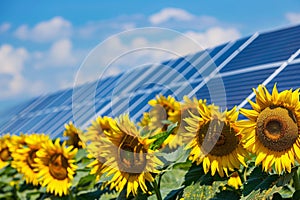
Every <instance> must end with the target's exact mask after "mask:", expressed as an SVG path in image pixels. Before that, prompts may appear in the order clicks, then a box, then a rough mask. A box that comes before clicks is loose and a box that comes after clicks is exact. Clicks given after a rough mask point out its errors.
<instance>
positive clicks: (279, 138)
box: [256, 107, 298, 152]
mask: <svg viewBox="0 0 300 200" xmlns="http://www.w3.org/2000/svg"><path fill="white" fill-rule="evenodd" d="M294 119H295V116H294V114H293V113H292V112H291V111H289V110H288V109H286V108H282V107H274V108H272V107H268V108H265V109H264V110H263V111H261V113H260V114H259V115H258V117H257V128H256V135H257V137H258V139H259V141H260V142H261V143H262V144H263V145H264V146H265V147H266V148H268V149H269V150H272V151H277V152H280V151H284V150H286V149H289V148H290V147H292V146H293V144H294V143H295V141H296V139H297V137H298V125H297V123H296V122H295V120H294Z"/></svg>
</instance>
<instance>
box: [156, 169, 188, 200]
mask: <svg viewBox="0 0 300 200" xmlns="http://www.w3.org/2000/svg"><path fill="white" fill-rule="evenodd" d="M184 174H185V171H184V170H181V169H172V170H170V171H167V172H165V173H164V174H163V176H162V178H161V182H160V192H161V195H162V197H166V196H168V195H169V194H170V192H172V191H173V190H177V189H178V188H181V187H182V183H183V181H184Z"/></svg>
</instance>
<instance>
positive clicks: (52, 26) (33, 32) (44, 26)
mask: <svg viewBox="0 0 300 200" xmlns="http://www.w3.org/2000/svg"><path fill="white" fill-rule="evenodd" d="M71 32H72V24H71V23H70V22H69V21H67V20H65V19H64V18H62V17H54V18H52V19H50V20H48V21H43V22H40V23H38V24H36V25H35V26H34V27H33V28H29V27H28V25H22V26H20V27H19V28H18V29H17V30H16V31H15V36H16V37H17V38H19V39H23V40H32V41H35V42H48V41H55V40H57V39H60V38H65V37H69V36H70V35H71Z"/></svg>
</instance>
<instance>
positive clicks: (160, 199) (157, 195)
mask: <svg viewBox="0 0 300 200" xmlns="http://www.w3.org/2000/svg"><path fill="white" fill-rule="evenodd" d="M153 187H154V190H155V194H156V197H157V200H162V197H161V193H160V189H159V187H158V185H157V182H156V180H154V181H153Z"/></svg>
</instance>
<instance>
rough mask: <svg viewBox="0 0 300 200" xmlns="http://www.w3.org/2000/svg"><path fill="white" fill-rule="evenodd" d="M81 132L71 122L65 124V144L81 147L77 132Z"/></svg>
mask: <svg viewBox="0 0 300 200" xmlns="http://www.w3.org/2000/svg"><path fill="white" fill-rule="evenodd" d="M80 132H82V131H81V130H80V129H79V128H76V127H75V126H74V124H73V123H72V122H69V124H65V131H64V133H63V136H67V137H68V140H67V145H69V146H70V145H72V146H74V148H79V149H81V148H83V143H82V141H81V140H80V138H79V134H80Z"/></svg>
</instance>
